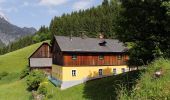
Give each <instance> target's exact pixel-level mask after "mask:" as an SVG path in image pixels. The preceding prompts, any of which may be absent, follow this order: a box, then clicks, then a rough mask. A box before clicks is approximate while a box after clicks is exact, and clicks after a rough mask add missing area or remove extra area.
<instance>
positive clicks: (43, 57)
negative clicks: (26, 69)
mask: <svg viewBox="0 0 170 100" xmlns="http://www.w3.org/2000/svg"><path fill="white" fill-rule="evenodd" d="M29 66H30V69H31V70H34V69H39V70H43V71H45V72H47V73H51V70H52V53H51V46H50V45H49V44H48V43H43V44H42V45H41V46H40V47H39V48H38V49H37V50H36V51H35V52H34V53H33V54H32V55H31V56H30V57H29Z"/></svg>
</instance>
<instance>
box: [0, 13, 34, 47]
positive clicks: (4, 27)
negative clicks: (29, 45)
mask: <svg viewBox="0 0 170 100" xmlns="http://www.w3.org/2000/svg"><path fill="white" fill-rule="evenodd" d="M35 32H36V29H35V28H26V27H24V28H20V27H18V26H16V25H13V24H11V23H10V22H8V21H7V20H6V18H4V17H2V16H1V17H0V40H1V41H2V42H3V43H4V44H6V45H7V44H9V43H10V42H12V41H15V40H16V39H18V38H21V37H23V36H26V35H31V34H34V33H35Z"/></svg>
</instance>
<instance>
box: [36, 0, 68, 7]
mask: <svg viewBox="0 0 170 100" xmlns="http://www.w3.org/2000/svg"><path fill="white" fill-rule="evenodd" d="M67 2H68V0H40V2H39V4H40V5H43V6H57V5H61V4H64V3H67Z"/></svg>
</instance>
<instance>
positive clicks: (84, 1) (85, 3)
mask: <svg viewBox="0 0 170 100" xmlns="http://www.w3.org/2000/svg"><path fill="white" fill-rule="evenodd" d="M92 3H93V0H79V1H78V2H75V3H74V4H73V9H74V10H82V9H87V8H89V7H90V6H92Z"/></svg>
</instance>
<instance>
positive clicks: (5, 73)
mask: <svg viewBox="0 0 170 100" xmlns="http://www.w3.org/2000/svg"><path fill="white" fill-rule="evenodd" d="M8 74H9V73H8V72H1V73H0V79H1V78H3V77H5V76H7V75H8Z"/></svg>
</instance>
